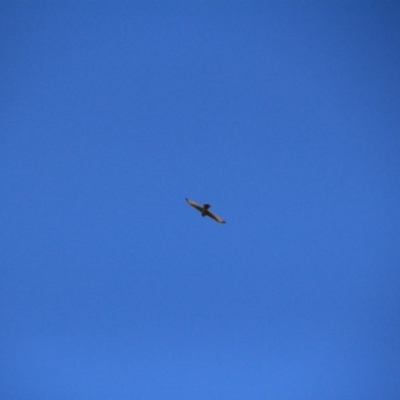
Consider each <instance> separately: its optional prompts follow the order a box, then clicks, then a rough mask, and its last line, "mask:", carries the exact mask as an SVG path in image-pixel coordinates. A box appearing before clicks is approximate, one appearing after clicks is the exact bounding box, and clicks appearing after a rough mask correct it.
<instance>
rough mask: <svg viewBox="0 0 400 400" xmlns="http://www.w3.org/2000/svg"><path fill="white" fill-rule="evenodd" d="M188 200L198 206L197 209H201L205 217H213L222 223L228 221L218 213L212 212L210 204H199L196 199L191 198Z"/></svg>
mask: <svg viewBox="0 0 400 400" xmlns="http://www.w3.org/2000/svg"><path fill="white" fill-rule="evenodd" d="M186 201H187V202H188V203H189V204H190V205H191V206H192V207H194V208H196V209H197V210H199V211H200V212H201V216H202V217H205V216H206V215H207V216H208V217H211V218H212V219H215V220H216V221H217V222H219V223H221V224H225V223H226V222H225V221H224V220H223V219H222V218H221V217H219V216H218V215H216V214H214V213H212V212H211V211H209V208H210V207H211V206H210V204H204V205H203V206H201V205H200V204H197V203H196V202H195V201H193V200H190V199H186Z"/></svg>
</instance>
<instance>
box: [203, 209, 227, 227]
mask: <svg viewBox="0 0 400 400" xmlns="http://www.w3.org/2000/svg"><path fill="white" fill-rule="evenodd" d="M206 215H208V216H209V217H211V218H212V219H215V220H216V221H217V222H219V223H220V224H226V221H224V220H223V219H222V218H221V217H219V216H218V215H217V214H214V213H212V212H211V211H208V210H207V211H206Z"/></svg>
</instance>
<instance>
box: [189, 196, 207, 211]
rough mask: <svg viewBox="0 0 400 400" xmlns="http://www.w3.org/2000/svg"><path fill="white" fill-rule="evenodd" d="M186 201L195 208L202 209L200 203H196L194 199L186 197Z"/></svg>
mask: <svg viewBox="0 0 400 400" xmlns="http://www.w3.org/2000/svg"><path fill="white" fill-rule="evenodd" d="M186 201H187V202H188V203H189V204H190V205H191V206H192V207H194V208H196V209H197V210H199V211H203V207H202V206H201V205H200V204H197V203H196V202H195V201H193V200H190V199H186Z"/></svg>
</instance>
